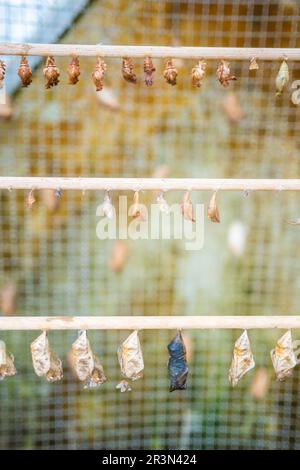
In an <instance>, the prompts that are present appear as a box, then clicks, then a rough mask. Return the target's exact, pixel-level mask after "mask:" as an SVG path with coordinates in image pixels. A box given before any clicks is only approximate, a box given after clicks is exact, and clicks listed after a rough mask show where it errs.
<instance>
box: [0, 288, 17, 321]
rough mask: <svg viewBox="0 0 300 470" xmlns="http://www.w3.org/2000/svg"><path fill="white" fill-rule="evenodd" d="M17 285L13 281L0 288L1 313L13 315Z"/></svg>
mask: <svg viewBox="0 0 300 470" xmlns="http://www.w3.org/2000/svg"><path fill="white" fill-rule="evenodd" d="M16 298H17V285H16V283H15V282H14V281H10V282H8V283H7V284H5V285H4V286H3V287H2V289H1V290H0V311H1V314H3V315H7V316H10V315H13V314H14V312H15V309H16Z"/></svg>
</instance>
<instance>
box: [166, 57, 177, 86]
mask: <svg viewBox="0 0 300 470" xmlns="http://www.w3.org/2000/svg"><path fill="white" fill-rule="evenodd" d="M177 75H178V70H177V69H176V68H175V67H174V65H173V62H172V59H167V60H166V62H165V70H164V79H165V80H166V82H167V83H169V84H170V85H176V80H177Z"/></svg>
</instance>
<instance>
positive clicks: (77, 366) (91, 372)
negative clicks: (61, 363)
mask: <svg viewBox="0 0 300 470" xmlns="http://www.w3.org/2000/svg"><path fill="white" fill-rule="evenodd" d="M71 362H72V365H73V368H74V371H75V372H76V375H77V377H78V379H79V380H80V381H81V382H83V384H84V385H83V387H84V388H94V387H98V386H100V385H102V384H103V383H104V382H105V381H106V377H105V375H104V371H103V367H102V365H101V364H100V361H99V359H98V357H97V356H95V354H93V352H92V349H91V346H90V342H89V340H88V337H87V333H86V331H85V330H84V331H82V332H81V333H80V335H79V337H78V338H77V339H76V341H74V343H73V344H72V350H71Z"/></svg>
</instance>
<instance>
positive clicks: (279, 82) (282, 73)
mask: <svg viewBox="0 0 300 470" xmlns="http://www.w3.org/2000/svg"><path fill="white" fill-rule="evenodd" d="M288 81H289V68H288V64H287V63H286V61H285V60H284V61H283V62H282V63H281V65H280V69H279V72H278V74H277V77H276V96H281V94H282V92H283V90H284V89H285V87H286V85H287V84H288Z"/></svg>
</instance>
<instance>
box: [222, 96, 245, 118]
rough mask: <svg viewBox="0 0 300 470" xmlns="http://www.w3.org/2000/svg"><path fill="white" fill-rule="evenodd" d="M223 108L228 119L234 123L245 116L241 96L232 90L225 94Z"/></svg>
mask: <svg viewBox="0 0 300 470" xmlns="http://www.w3.org/2000/svg"><path fill="white" fill-rule="evenodd" d="M222 108H223V110H224V112H225V115H226V117H227V118H228V120H229V121H230V122H232V123H233V124H238V123H239V122H240V121H241V119H243V117H244V116H245V113H244V110H243V109H242V106H241V103H240V99H239V97H238V96H237V94H236V93H234V92H232V91H231V92H229V93H226V94H225V95H224V97H223V99H222Z"/></svg>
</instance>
